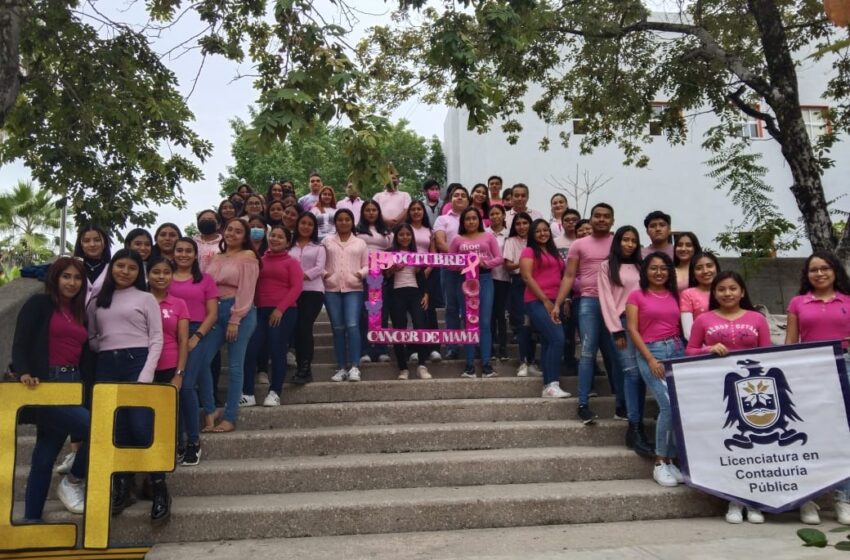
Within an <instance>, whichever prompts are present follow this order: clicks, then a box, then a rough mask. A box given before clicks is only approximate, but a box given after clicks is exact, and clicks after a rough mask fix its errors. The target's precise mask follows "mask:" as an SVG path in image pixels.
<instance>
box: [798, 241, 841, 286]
mask: <svg viewBox="0 0 850 560" xmlns="http://www.w3.org/2000/svg"><path fill="white" fill-rule="evenodd" d="M814 258H818V259H821V260H823V261H825V262H826V264H828V265H829V267H830V268H831V269H832V271H833V272H834V273H835V284H833V289H834V290H835V291H836V292H840V293H842V294H844V295H848V296H850V278H848V277H847V271H846V270H845V269H844V266H843V265H842V264H841V261H839V260H838V258H837V257H836V256H835V255H833V254H832V253H830V252H829V251H815V252H814V253H812V254H811V255H809V258H807V259H806V262H805V263H804V264H803V272H802V274H801V275H800V291H799V292H798V293H799V294H800V295H803V294H807V293H809V292H812V291H814V287H813V286H812V283H811V282H810V281H809V265H810V264H811V263H812V259H814Z"/></svg>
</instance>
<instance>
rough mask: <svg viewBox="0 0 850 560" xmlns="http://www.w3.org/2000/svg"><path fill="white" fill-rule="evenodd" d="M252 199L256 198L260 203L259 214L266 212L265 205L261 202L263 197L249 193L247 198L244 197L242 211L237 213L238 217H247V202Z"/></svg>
mask: <svg viewBox="0 0 850 560" xmlns="http://www.w3.org/2000/svg"><path fill="white" fill-rule="evenodd" d="M252 198H256V199H257V200H259V201H260V213H261V214H262V213H264V212H265V211H266V203H265V201H264V200H263V197H261V196H260V195H258V194H254V193H251V194H249V195H248V196H246V197H245V202H243V203H242V209H241V210H240V211H239V215H240V217H241V216H247V215H248V201H249V200H251V199H252ZM252 215H253V214H252Z"/></svg>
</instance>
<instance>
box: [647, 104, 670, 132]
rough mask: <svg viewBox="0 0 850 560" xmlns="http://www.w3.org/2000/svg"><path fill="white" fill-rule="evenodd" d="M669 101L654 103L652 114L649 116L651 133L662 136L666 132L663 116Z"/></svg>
mask: <svg viewBox="0 0 850 560" xmlns="http://www.w3.org/2000/svg"><path fill="white" fill-rule="evenodd" d="M668 107H669V105H668V104H667V103H653V104H652V116H651V117H649V135H650V136H661V135H662V134H663V133H664V127H663V126H662V125H661V116H662V114H663V113H664V111H666V110H667V108H668Z"/></svg>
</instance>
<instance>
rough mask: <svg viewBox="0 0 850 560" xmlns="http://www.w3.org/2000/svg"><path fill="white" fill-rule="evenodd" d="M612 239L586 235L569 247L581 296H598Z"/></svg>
mask: <svg viewBox="0 0 850 560" xmlns="http://www.w3.org/2000/svg"><path fill="white" fill-rule="evenodd" d="M613 238H614V236H613V235H610V234H609V235H606V236H605V237H596V236H594V235H588V236H587V237H582V238H581V239H576V240H575V241H573V244H572V245H570V252H569V256H568V260H574V259H575V260H578V271H577V272H576V279H577V280H578V281H579V282H580V283H581V288H580V289H581V291H580V292H579V293H580V294H581V295H582V296H584V297H598V296H599V290H598V288H597V277H598V276H599V267H600V266H601V265H602V263H603V261H605V260H607V259H608V253H610V252H611V240H612V239H613ZM677 307H678V306H677ZM662 338H666V337H662Z"/></svg>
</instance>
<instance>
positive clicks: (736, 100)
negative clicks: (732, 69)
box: [726, 86, 780, 140]
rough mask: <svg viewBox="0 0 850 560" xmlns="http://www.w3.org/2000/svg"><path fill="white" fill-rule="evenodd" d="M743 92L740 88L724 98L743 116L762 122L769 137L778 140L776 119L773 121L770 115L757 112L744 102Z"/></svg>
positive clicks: (744, 89)
mask: <svg viewBox="0 0 850 560" xmlns="http://www.w3.org/2000/svg"><path fill="white" fill-rule="evenodd" d="M745 91H746V88H745V87H744V86H741V87H739V88H738V89H737V90H735V91H734V92H732V93H730V94H728V95H727V96H726V97H727V98H728V99H729V101H731V102H732V103H733V104H734V105H735V107H737V108H738V109H740V110H741V112H743V113H744V114H746V115H749V116H751V117H753V118H754V119H758V120H760V121H764V127H765V128H766V129H767V131H768V132H769V133H770V135H771V136H773V138H774V139H776V140H779V139H780V133H779V128H777V126H776V119H774V118H773V116H772V115H769V114H768V113H765V112H763V111H759V110H758V109H756V108H755V107H753V106H752V105H750V104H748V103H747V102H746V101H744V100H743V99H742V98H741V96H742V95H743V94H744V92H745Z"/></svg>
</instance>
